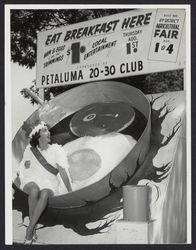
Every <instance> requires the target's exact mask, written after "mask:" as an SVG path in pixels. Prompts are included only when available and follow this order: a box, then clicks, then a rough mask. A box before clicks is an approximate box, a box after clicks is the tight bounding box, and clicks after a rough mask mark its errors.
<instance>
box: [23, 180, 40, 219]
mask: <svg viewBox="0 0 196 250" xmlns="http://www.w3.org/2000/svg"><path fill="white" fill-rule="evenodd" d="M23 190H24V191H25V192H26V193H27V194H28V204H29V220H31V218H32V215H33V211H34V209H35V206H36V204H37V202H38V198H39V191H40V189H39V187H38V186H37V184H36V183H34V182H30V183H28V184H26V185H25V186H24V188H23Z"/></svg>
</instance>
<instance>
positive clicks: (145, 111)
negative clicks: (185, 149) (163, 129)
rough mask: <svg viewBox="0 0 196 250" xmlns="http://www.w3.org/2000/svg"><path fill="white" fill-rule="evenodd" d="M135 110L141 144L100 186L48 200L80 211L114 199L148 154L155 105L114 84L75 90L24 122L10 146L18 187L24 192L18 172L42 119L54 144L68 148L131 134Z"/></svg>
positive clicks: (131, 88)
mask: <svg viewBox="0 0 196 250" xmlns="http://www.w3.org/2000/svg"><path fill="white" fill-rule="evenodd" d="M103 110H104V112H103ZM136 110H137V111H138V112H140V113H141V114H142V115H143V117H144V118H145V122H144V127H143V130H142V131H141V133H140V134H139V136H137V138H136V139H137V143H136V144H135V146H134V147H133V148H131V149H130V152H129V153H128V154H127V155H126V156H125V157H124V158H123V159H122V161H121V162H120V163H119V164H117V165H116V166H114V167H113V169H112V171H111V172H109V173H107V174H106V175H103V176H102V177H101V178H100V179H99V180H98V181H95V182H94V183H91V184H90V185H87V186H84V187H82V188H81V189H78V190H76V191H73V192H70V193H67V194H64V195H60V196H55V197H52V198H50V200H49V206H50V207H53V208H76V207H82V206H85V205H86V204H87V202H88V204H89V202H96V201H100V200H101V199H103V198H105V197H108V196H110V195H111V194H112V193H113V192H115V191H117V190H118V189H119V188H120V187H122V185H124V184H126V181H129V180H130V178H131V177H133V176H134V173H135V171H136V170H137V167H138V166H140V165H141V164H142V163H143V161H144V159H145V157H146V155H147V152H148V149H149V143H150V132H151V106H150V103H149V101H148V99H147V98H146V97H145V96H144V95H143V93H142V92H141V91H139V90H138V89H136V88H133V87H131V86H129V85H126V84H123V83H119V82H114V81H105V82H104V81H103V82H95V83H89V84H85V85H81V86H79V87H76V88H73V89H71V90H69V91H67V92H65V93H63V94H60V95H58V96H57V97H55V98H54V99H52V100H51V101H49V102H48V103H44V104H43V105H42V106H41V107H40V108H39V109H38V110H36V111H35V112H34V113H33V114H32V115H31V116H30V117H29V118H28V119H27V120H26V121H25V122H24V124H23V126H22V127H21V128H20V129H19V131H18V132H17V134H16V136H15V137H14V140H13V142H12V151H13V183H14V185H15V186H16V187H17V188H19V189H20V180H19V178H18V176H17V174H16V170H17V167H18V165H19V163H20V161H21V160H22V157H23V153H24V150H25V148H26V147H27V145H28V144H29V139H28V135H29V133H30V132H31V130H32V128H33V126H35V124H37V122H38V121H40V120H42V121H44V122H46V123H47V124H48V125H49V127H50V131H51V135H52V142H58V143H59V144H62V145H66V143H67V142H69V141H73V140H75V139H76V138H78V137H80V136H84V135H91V136H96V135H100V134H105V133H108V132H112V131H118V132H120V133H125V134H128V133H129V131H131V130H129V127H131V126H132V124H133V123H134V119H135V116H136V115H135V111H136ZM136 130H137V127H136V129H135V131H136ZM130 135H132V134H130ZM132 136H133V135H132ZM113 187H115V189H113Z"/></svg>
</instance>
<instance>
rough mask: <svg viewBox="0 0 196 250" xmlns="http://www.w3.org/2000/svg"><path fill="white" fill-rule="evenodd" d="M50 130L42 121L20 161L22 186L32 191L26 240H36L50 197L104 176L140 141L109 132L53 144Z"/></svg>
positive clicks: (29, 199)
mask: <svg viewBox="0 0 196 250" xmlns="http://www.w3.org/2000/svg"><path fill="white" fill-rule="evenodd" d="M50 140H51V138H50V132H49V130H48V128H47V125H46V124H45V123H44V122H41V123H40V124H39V125H38V126H36V127H35V128H34V129H33V131H32V132H31V134H30V145H31V146H28V147H27V148H26V150H25V152H24V155H23V160H22V161H21V163H20V180H21V186H20V187H21V188H22V189H23V190H24V191H25V192H26V193H27V194H28V202H29V218H30V223H29V226H28V227H27V230H26V240H25V244H32V242H33V240H35V226H36V224H37V222H38V219H39V217H40V215H41V214H42V212H43V211H44V210H45V208H46V206H47V202H48V198H49V197H51V196H53V195H62V194H66V193H67V192H70V191H72V190H73V191H75V190H78V189H80V188H82V187H85V186H88V185H90V184H92V183H94V182H96V181H98V180H100V179H101V178H102V177H103V176H105V175H106V174H107V173H109V172H111V170H112V169H113V168H114V167H115V166H117V165H118V164H119V163H120V162H121V160H122V159H123V158H124V157H125V156H126V155H127V154H128V153H129V152H130V150H131V149H132V148H133V147H134V145H135V144H136V141H135V140H134V139H133V138H132V137H131V136H128V135H123V134H120V133H115V132H113V133H109V134H105V135H99V136H95V137H92V136H84V137H80V138H78V139H76V140H74V141H71V142H69V143H67V144H65V145H64V146H63V147H62V146H60V145H58V144H50Z"/></svg>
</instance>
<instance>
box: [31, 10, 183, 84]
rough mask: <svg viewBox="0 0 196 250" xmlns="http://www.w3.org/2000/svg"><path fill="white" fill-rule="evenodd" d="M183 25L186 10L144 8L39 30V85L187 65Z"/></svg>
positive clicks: (126, 74) (123, 75)
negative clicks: (42, 30)
mask: <svg viewBox="0 0 196 250" xmlns="http://www.w3.org/2000/svg"><path fill="white" fill-rule="evenodd" d="M184 23H185V10H184V9H139V10H132V11H127V12H124V13H121V14H116V15H111V16H108V17H103V18H98V19H94V20H89V21H85V22H80V23H77V24H73V25H68V26H65V27H62V28H57V29H53V30H48V31H44V32H40V33H39V34H38V50H37V79H36V80H37V87H38V88H45V87H56V86H60V85H66V84H74V83H82V82H89V81H99V80H105V79H112V78H120V77H127V76H131V75H141V74H147V73H153V72H160V71H167V70H174V69H180V68H185V64H186V62H185V25H184Z"/></svg>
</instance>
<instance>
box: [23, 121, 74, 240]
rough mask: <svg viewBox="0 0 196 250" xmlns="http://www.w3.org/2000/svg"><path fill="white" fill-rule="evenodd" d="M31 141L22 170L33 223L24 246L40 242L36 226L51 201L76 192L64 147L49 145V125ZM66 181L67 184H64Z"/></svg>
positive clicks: (36, 131)
mask: <svg viewBox="0 0 196 250" xmlns="http://www.w3.org/2000/svg"><path fill="white" fill-rule="evenodd" d="M29 137H30V146H28V147H27V148H26V150H25V152H24V155H23V159H22V161H21V163H20V166H19V177H20V182H21V184H20V188H21V189H23V191H24V192H25V193H27V194H28V204H29V219H30V223H29V226H28V227H27V230H26V238H25V242H24V244H32V242H33V241H35V240H36V235H35V226H36V224H37V221H38V219H39V217H40V215H41V214H42V212H43V211H44V210H45V208H46V206H47V203H48V198H49V197H51V196H53V195H59V194H62V193H66V192H68V191H69V192H70V191H71V190H72V189H71V181H70V176H69V172H68V171H66V170H67V167H68V163H67V157H66V155H65V152H64V150H63V149H62V147H61V146H60V145H58V144H52V145H51V144H49V143H50V132H49V130H48V127H47V125H46V124H45V123H44V122H41V123H40V124H39V125H37V126H36V127H35V128H34V129H33V130H32V132H31V133H30V135H29ZM60 176H62V178H61V177H60ZM62 179H63V180H64V181H65V184H62Z"/></svg>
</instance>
